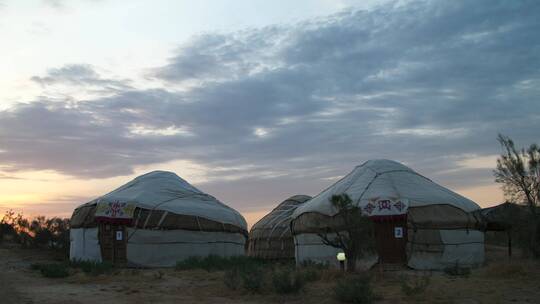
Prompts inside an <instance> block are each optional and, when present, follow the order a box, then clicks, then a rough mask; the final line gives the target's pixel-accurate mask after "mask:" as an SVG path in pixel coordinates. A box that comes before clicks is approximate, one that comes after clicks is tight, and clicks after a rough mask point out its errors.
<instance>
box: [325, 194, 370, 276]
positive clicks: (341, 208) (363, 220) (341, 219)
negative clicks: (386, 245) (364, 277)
mask: <svg viewBox="0 0 540 304" xmlns="http://www.w3.org/2000/svg"><path fill="white" fill-rule="evenodd" d="M330 202H331V203H332V205H333V206H334V208H336V209H337V210H338V213H337V215H336V216H335V221H334V222H333V224H332V225H328V226H327V227H325V228H324V232H320V233H317V235H318V236H319V237H320V238H321V239H322V241H323V244H325V245H328V246H332V247H334V248H339V249H342V250H343V252H344V253H345V256H346V257H347V271H349V272H354V271H355V270H356V260H357V259H359V258H363V257H364V256H365V255H366V254H367V253H371V252H373V251H374V247H375V229H374V225H373V222H372V221H371V220H370V219H369V218H368V217H367V216H364V215H362V209H360V208H359V207H358V206H356V205H355V204H353V201H352V200H351V198H350V197H349V195H347V194H346V193H344V194H341V195H333V196H332V197H331V198H330Z"/></svg>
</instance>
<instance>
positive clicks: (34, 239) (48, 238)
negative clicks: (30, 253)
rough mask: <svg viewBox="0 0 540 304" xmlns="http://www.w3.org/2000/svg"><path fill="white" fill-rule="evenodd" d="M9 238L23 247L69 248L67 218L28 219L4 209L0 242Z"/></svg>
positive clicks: (42, 217) (0, 228) (38, 217)
mask: <svg viewBox="0 0 540 304" xmlns="http://www.w3.org/2000/svg"><path fill="white" fill-rule="evenodd" d="M6 240H10V241H12V242H15V243H19V244H21V245H22V246H23V247H29V248H30V247H46V248H50V249H55V250H65V251H66V252H67V251H68V250H69V219H66V218H59V217H52V218H46V217H44V216H37V217H35V218H32V219H29V218H25V217H23V216H22V214H15V212H13V211H11V210H9V211H6V213H5V214H4V216H3V217H2V219H1V220H0V242H2V241H6Z"/></svg>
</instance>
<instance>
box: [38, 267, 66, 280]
mask: <svg viewBox="0 0 540 304" xmlns="http://www.w3.org/2000/svg"><path fill="white" fill-rule="evenodd" d="M30 267H31V268H32V269H33V270H39V271H40V272H41V275H43V276H44V277H46V278H65V277H67V276H69V271H68V267H67V265H65V264H32V265H30Z"/></svg>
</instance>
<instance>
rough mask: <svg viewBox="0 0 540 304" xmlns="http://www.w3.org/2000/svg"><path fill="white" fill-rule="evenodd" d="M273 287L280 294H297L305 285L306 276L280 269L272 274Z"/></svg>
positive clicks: (288, 269)
mask: <svg viewBox="0 0 540 304" xmlns="http://www.w3.org/2000/svg"><path fill="white" fill-rule="evenodd" d="M272 285H273V286H274V290H275V291H276V292H277V293H279V294H288V293H297V292H299V291H300V290H301V289H302V288H303V287H304V285H305V278H304V274H303V273H301V272H299V271H295V270H291V269H290V268H284V269H278V270H276V271H274V272H273V273H272Z"/></svg>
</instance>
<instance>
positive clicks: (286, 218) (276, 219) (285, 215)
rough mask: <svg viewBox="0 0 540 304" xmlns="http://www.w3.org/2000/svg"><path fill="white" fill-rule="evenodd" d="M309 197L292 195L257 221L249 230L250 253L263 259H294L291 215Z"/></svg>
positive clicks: (309, 197)
mask: <svg viewBox="0 0 540 304" xmlns="http://www.w3.org/2000/svg"><path fill="white" fill-rule="evenodd" d="M309 199H311V196H307V195H295V196H291V197H289V198H288V199H286V200H285V201H283V202H282V203H281V204H279V205H278V206H277V207H276V208H274V210H272V211H271V212H270V213H268V214H267V215H265V216H264V217H263V218H262V219H260V220H259V221H258V222H257V223H255V225H253V227H251V230H250V232H249V248H248V254H249V255H250V256H252V257H257V258H263V259H294V240H293V237H292V235H291V229H290V224H291V215H292V213H293V211H294V210H295V209H296V208H297V207H298V206H300V205H302V204H303V203H305V202H306V201H308V200H309Z"/></svg>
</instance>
